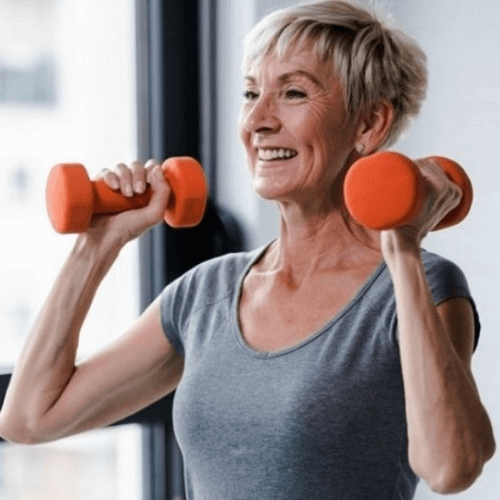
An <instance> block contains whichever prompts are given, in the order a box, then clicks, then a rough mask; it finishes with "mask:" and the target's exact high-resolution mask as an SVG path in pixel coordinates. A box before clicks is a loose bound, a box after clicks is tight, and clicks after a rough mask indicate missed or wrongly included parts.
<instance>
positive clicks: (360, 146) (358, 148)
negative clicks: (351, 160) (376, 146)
mask: <svg viewBox="0 0 500 500" xmlns="http://www.w3.org/2000/svg"><path fill="white" fill-rule="evenodd" d="M356 151H357V152H358V153H359V154H363V153H364V151H365V145H364V144H361V143H360V144H357V145H356Z"/></svg>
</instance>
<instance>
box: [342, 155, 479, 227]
mask: <svg viewBox="0 0 500 500" xmlns="http://www.w3.org/2000/svg"><path fill="white" fill-rule="evenodd" d="M428 159H429V160H433V161H436V162H437V163H438V164H439V166H440V167H441V168H442V169H443V170H444V172H445V173H446V175H447V176H448V178H449V179H450V180H451V181H453V182H454V183H455V184H457V185H458V186H459V187H460V189H461V191H462V197H461V199H460V203H459V205H458V206H457V207H456V208H454V209H453V210H451V211H450V212H449V213H448V214H447V215H446V216H445V217H444V218H443V219H442V220H441V221H440V222H439V224H437V226H436V227H435V228H434V230H437V229H444V228H446V227H450V226H452V225H455V224H458V223H459V222H461V221H462V220H463V219H464V218H465V217H466V216H467V214H468V213H469V211H470V208H471V205H472V197H473V190H472V183H471V181H470V179H469V177H468V176H467V173H466V172H465V171H464V169H463V168H462V167H461V166H460V165H459V164H458V163H456V162H454V161H453V160H450V159H448V158H444V157H441V156H431V157H429V158H428ZM424 196H425V194H424V191H423V189H422V177H421V174H420V170H419V169H418V167H417V165H416V164H415V163H414V162H413V161H412V160H410V159H409V158H407V157H406V156H404V155H402V154H400V153H395V152H390V151H388V152H380V153H375V154H374V155H371V156H367V157H364V158H361V159H360V160H358V161H357V162H355V163H354V164H353V165H352V166H351V167H350V169H349V171H348V172H347V175H346V178H345V180H344V199H345V203H346V206H347V209H348V211H349V213H350V214H351V216H352V217H353V218H354V219H355V220H356V221H357V222H358V223H359V224H361V225H363V226H365V227H367V228H370V229H375V230H384V229H391V228H395V227H400V226H403V225H405V224H408V223H410V222H411V221H412V220H414V218H415V217H416V216H417V215H418V214H419V213H420V210H421V207H422V202H423V197H424Z"/></svg>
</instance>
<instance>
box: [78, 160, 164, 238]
mask: <svg viewBox="0 0 500 500" xmlns="http://www.w3.org/2000/svg"><path fill="white" fill-rule="evenodd" d="M97 178H98V179H102V180H103V181H104V182H105V183H106V184H107V185H108V186H109V187H110V188H111V189H113V190H115V191H119V192H121V193H122V194H123V195H124V196H126V197H132V196H134V195H135V194H142V193H144V191H145V190H146V188H147V185H148V184H149V185H150V186H151V190H152V196H151V200H150V202H149V203H148V205H147V206H145V207H143V208H140V209H134V210H128V211H125V212H122V213H119V214H116V215H102V216H101V215H100V216H96V217H94V219H93V221H92V224H91V226H90V228H89V230H88V231H87V233H88V234H90V235H92V236H98V237H101V236H102V235H103V233H105V232H106V233H107V232H109V231H113V232H116V233H117V234H118V237H119V238H120V239H121V240H122V241H123V243H126V242H127V241H130V240H132V239H134V238H136V237H138V236H139V235H141V234H142V233H144V232H145V231H147V230H148V229H150V228H152V227H153V226H155V225H157V224H158V223H160V222H161V221H162V220H163V217H164V214H165V210H166V208H167V204H168V201H169V199H170V195H171V189H170V186H169V185H168V183H167V181H166V180H165V176H164V174H163V171H162V169H161V164H160V163H159V162H158V161H156V160H148V161H147V162H146V163H145V164H144V163H142V162H141V161H138V160H136V161H134V162H132V163H131V164H130V165H126V164H124V163H119V164H118V165H117V166H116V167H115V168H114V169H107V168H105V169H102V170H101V171H100V172H99V174H98V175H97Z"/></svg>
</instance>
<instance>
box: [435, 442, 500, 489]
mask: <svg viewBox="0 0 500 500" xmlns="http://www.w3.org/2000/svg"><path fill="white" fill-rule="evenodd" d="M494 453H495V442H494V440H493V441H492V442H491V443H490V444H489V445H488V449H487V450H486V451H485V452H484V453H481V452H479V453H477V454H471V455H470V456H468V457H466V458H465V459H463V460H462V461H461V462H460V463H455V464H453V465H450V466H448V467H445V468H443V470H442V471H440V473H439V474H438V475H436V476H434V477H432V478H429V480H428V481H427V482H428V484H429V486H430V488H431V490H432V491H433V492H435V493H440V494H442V495H448V494H456V493H461V492H462V491H465V490H466V489H468V488H470V487H471V486H472V485H473V484H474V483H475V482H476V480H477V479H478V478H479V476H480V475H481V473H482V472H483V467H484V465H485V463H486V462H487V461H488V460H489V459H490V458H491V457H492V456H493V454H494Z"/></svg>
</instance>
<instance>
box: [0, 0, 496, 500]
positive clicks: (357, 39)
mask: <svg viewBox="0 0 500 500" xmlns="http://www.w3.org/2000/svg"><path fill="white" fill-rule="evenodd" d="M246 47H247V48H246V55H245V60H244V64H243V68H244V74H245V85H246V88H245V95H244V103H243V106H242V112H241V119H240V123H239V129H240V136H241V139H242V141H243V144H244V146H245V148H246V152H247V157H248V165H249V169H250V173H251V177H252V182H253V186H254V189H255V191H256V192H257V194H258V195H259V196H261V197H263V198H266V199H268V200H273V201H275V202H276V203H277V204H278V207H279V209H280V214H281V226H280V235H279V238H278V239H277V240H276V241H273V242H271V243H270V244H269V245H266V247H265V248H262V249H258V250H257V251H254V252H250V253H241V254H233V255H228V256H225V257H222V258H218V259H214V260H212V261H209V262H206V263H204V264H202V265H200V266H198V267H196V268H195V269H193V270H191V271H190V272H188V273H187V274H186V275H185V276H183V277H181V278H180V279H178V280H177V281H176V282H174V283H173V284H171V285H169V286H168V287H167V288H166V289H165V290H164V292H163V293H162V295H161V296H160V297H158V299H157V300H156V301H154V302H153V304H152V305H151V306H150V307H149V308H148V309H147V310H146V311H145V313H144V314H143V315H142V316H141V317H140V318H139V319H138V320H137V322H136V323H135V324H134V325H133V326H132V327H131V328H130V330H129V331H128V332H127V333H126V334H125V335H124V336H123V337H122V338H120V339H119V340H117V341H116V342H114V343H113V344H112V345H111V346H109V347H108V348H107V349H105V350H104V351H103V352H101V353H99V354H97V355H95V356H93V357H91V358H89V359H86V360H84V361H82V362H81V363H79V364H75V352H76V348H77V344H78V335H79V330H80V327H81V324H82V322H83V320H84V318H85V315H86V313H87V310H88V308H89V306H90V304H91V302H92V299H93V296H94V294H95V291H96V289H97V287H98V285H99V283H100V282H101V280H102V279H103V277H104V275H105V274H106V272H107V270H108V269H109V267H110V266H111V265H112V263H113V261H114V259H115V258H116V256H117V255H118V253H119V251H120V249H121V248H122V247H123V245H124V244H125V243H126V242H127V241H130V240H131V239H133V238H135V237H136V236H138V235H139V234H141V233H142V232H144V231H145V230H147V229H149V228H150V227H152V226H153V225H155V224H157V223H159V222H160V221H161V220H162V216H163V212H164V208H165V206H166V204H167V202H168V199H169V196H170V191H169V187H168V185H167V184H166V183H165V181H164V179H163V176H162V174H161V172H160V170H159V168H158V166H157V165H156V163H155V162H153V161H150V162H149V163H148V164H146V165H145V166H144V165H143V164H142V163H140V162H135V163H134V164H132V165H131V166H130V168H129V167H127V166H125V165H122V164H121V165H119V166H118V167H117V168H116V169H115V171H113V172H111V171H107V172H103V174H102V175H103V177H104V178H105V179H106V180H107V182H108V183H109V185H110V186H111V187H113V188H116V189H121V191H122V192H123V193H124V194H125V195H131V194H132V193H133V192H134V191H135V192H142V191H143V189H144V187H145V184H146V181H147V182H149V183H150V184H151V186H152V188H153V191H154V195H153V197H152V200H151V203H150V204H149V206H148V207H146V208H144V209H141V210H136V211H132V212H127V213H123V214H119V215H116V216H110V217H101V218H98V219H96V220H95V221H94V223H93V225H92V227H91V228H90V229H89V231H88V232H87V233H85V234H83V235H81V236H80V237H79V238H78V240H77V242H76V245H75V248H74V250H73V251H72V253H71V254H70V256H69V258H68V261H67V262H66V264H65V266H64V268H63V270H62V272H61V274H60V277H59V279H58V280H57V282H56V284H55V286H54V288H53V290H52V292H51V295H50V296H49V298H48V300H47V302H46V304H45V306H44V309H43V311H42V313H41V315H40V316H39V318H38V320H37V322H36V324H35V325H34V328H33V331H32V332H31V335H30V337H29V339H28V342H27V344H26V347H25V349H24V351H23V353H22V355H21V357H20V359H19V361H18V363H17V365H16V368H15V371H14V374H13V377H12V382H11V385H10V387H9V391H8V393H7V396H6V400H5V404H4V407H3V409H2V413H1V415H0V416H1V418H0V434H1V435H2V436H4V437H5V438H7V439H9V440H12V441H16V442H24V443H34V442H43V441H47V440H52V439H59V438H61V437H64V436H68V435H70V434H74V433H78V432H82V431H85V430H88V429H91V428H95V427H101V426H104V425H108V424H110V423H112V422H114V421H116V420H119V419H122V418H124V417H125V416H127V415H129V414H131V413H134V412H136V411H138V410H140V409H141V408H143V407H144V406H146V405H149V404H150V403H152V402H154V401H156V400H158V399H159V398H161V397H163V396H165V395H166V394H168V393H170V392H171V391H173V390H174V389H176V388H177V391H176V396H175V401H174V426H175V431H176V435H177V438H178V440H179V443H180V446H181V449H182V452H183V455H184V460H185V469H186V491H187V495H188V498H189V499H192V498H194V499H196V500H198V499H209V500H215V499H217V500H221V499H227V500H235V499H253V498H262V499H272V500H276V499H287V500H290V499H303V498H318V499H322V500H323V499H330V498H332V499H362V498H367V499H368V498H369V499H372V500H373V499H381V500H382V499H384V500H386V499H389V498H398V499H410V498H412V497H413V494H414V491H415V488H416V484H417V481H418V477H422V478H423V479H424V480H425V481H426V482H427V483H428V484H429V485H430V487H431V488H432V489H433V490H435V491H438V492H441V493H449V492H456V491H461V490H463V489H465V488H467V487H468V486H469V485H471V484H472V483H473V482H474V480H475V479H476V478H477V477H478V476H479V474H480V473H481V470H482V467H483V465H484V464H485V462H486V461H487V460H489V459H490V458H491V456H492V455H493V453H494V448H495V444H494V438H493V433H492V429H491V424H490V421H489V418H488V415H487V413H486V411H485V409H484V407H483V406H482V404H481V401H480V397H479V394H478V392H477V389H476V385H475V383H474V378H473V375H472V373H471V367H470V361H471V355H472V352H473V350H474V348H475V346H476V344H477V337H478V333H479V323H478V319H477V313H476V311H475V307H474V302H473V299H472V297H471V295H470V292H469V290H468V286H467V282H466V280H465V278H464V276H463V274H462V273H461V271H460V270H459V269H458V268H457V267H456V266H455V265H454V264H453V263H451V262H449V261H447V260H445V259H443V258H441V257H439V256H437V255H434V254H431V253H428V252H425V251H424V250H422V249H421V242H422V240H423V238H424V237H425V235H426V234H427V233H428V231H429V230H430V229H431V228H432V227H434V226H435V225H436V224H437V223H438V222H439V221H440V220H441V218H442V217H443V216H444V215H445V214H446V213H447V212H448V211H449V210H451V209H452V208H453V207H455V206H456V205H457V203H458V201H459V199H460V192H459V190H458V188H456V187H455V186H454V185H453V184H451V183H450V182H449V181H448V179H447V177H446V176H445V175H444V174H443V173H442V172H441V171H440V169H439V168H438V167H437V166H436V165H434V164H433V163H432V162H430V161H423V160H421V161H419V162H418V164H419V167H420V168H421V171H422V174H423V175H424V176H425V179H426V203H425V206H424V208H423V209H422V212H421V214H420V215H419V217H418V219H417V220H416V221H414V222H413V223H412V224H411V225H408V226H405V227H403V228H399V229H394V230H388V231H382V232H380V233H378V232H374V231H369V230H367V229H365V228H363V227H361V226H359V225H357V224H356V223H355V221H354V220H352V219H351V218H350V216H349V214H348V213H347V211H346V210H345V205H344V200H343V198H342V182H343V178H344V175H345V172H346V170H347V169H348V168H349V166H350V165H351V164H352V163H353V162H354V161H355V160H356V159H358V158H360V157H361V156H364V155H369V154H371V153H373V152H375V151H377V150H380V149H381V148H383V147H387V146H389V145H391V144H393V143H394V142H395V141H396V140H397V138H398V137H399V135H400V133H401V131H402V130H403V129H404V127H405V125H406V124H407V122H408V120H409V119H410V118H411V117H412V116H415V115H416V114H417V113H418V110H419V108H420V104H421V101H422V99H423V96H424V93H425V85H426V77H425V57H424V55H423V54H422V52H421V51H420V49H419V48H418V47H417V46H416V45H415V44H414V42H412V41H411V40H409V39H408V38H407V37H405V36H404V35H403V34H402V33H400V32H399V31H396V30H394V29H392V28H390V27H388V26H386V25H385V24H382V23H381V22H379V21H378V20H377V19H376V18H375V17H374V16H373V15H372V14H370V13H368V12H367V11H365V10H364V9H362V8H360V7H357V6H355V5H354V4H352V3H348V2H344V1H336V0H332V1H320V2H313V3H308V4H305V5H302V6H295V7H292V8H290V9H287V10H283V11H278V12H276V13H274V14H271V15H270V16H268V17H266V18H265V19H263V20H262V21H261V22H260V23H259V24H258V25H257V26H256V27H255V29H254V30H253V31H252V32H251V33H250V35H249V36H248V38H247V44H246Z"/></svg>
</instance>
